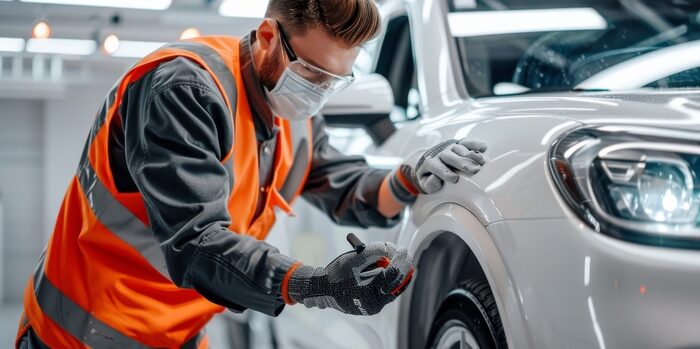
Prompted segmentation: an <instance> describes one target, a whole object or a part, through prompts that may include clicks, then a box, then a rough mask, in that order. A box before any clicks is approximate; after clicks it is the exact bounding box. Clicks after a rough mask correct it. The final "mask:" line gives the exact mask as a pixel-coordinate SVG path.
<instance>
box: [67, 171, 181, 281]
mask: <svg viewBox="0 0 700 349" xmlns="http://www.w3.org/2000/svg"><path fill="white" fill-rule="evenodd" d="M77 175H78V181H79V182H80V186H81V187H82V189H83V193H84V194H85V198H86V199H87V201H88V203H89V204H90V208H92V212H93V213H94V214H95V216H96V217H97V219H98V220H99V221H100V223H102V224H103V225H104V226H105V227H107V229H109V230H110V231H111V232H112V233H114V234H115V235H116V236H117V237H119V238H120V239H121V240H122V241H124V242H125V243H127V244H129V245H130V246H131V247H133V248H134V249H136V250H137V251H138V252H139V253H140V254H141V256H143V258H145V259H146V260H147V261H148V263H150V264H151V266H152V267H153V268H154V269H156V270H157V271H158V272H159V273H160V274H161V275H163V277H165V278H166V279H168V280H170V275H169V274H168V267H167V265H166V264H165V256H164V255H163V251H162V250H161V249H160V244H159V243H158V241H157V240H156V238H155V237H154V236H153V233H152V232H151V229H150V228H149V227H147V226H146V225H145V224H143V222H141V220H139V219H138V218H137V217H136V216H134V214H133V213H131V211H129V210H128V209H127V208H126V207H124V206H123V205H122V204H121V203H120V202H119V201H118V200H117V199H115V198H114V197H113V196H112V194H111V193H110V192H109V190H107V188H106V187H105V185H104V184H102V182H101V181H100V179H99V177H97V174H96V173H95V170H94V169H93V168H92V165H91V164H90V161H89V160H88V161H85V162H84V163H83V164H82V165H81V166H80V168H79V169H78V173H77Z"/></svg>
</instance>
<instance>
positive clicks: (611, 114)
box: [232, 0, 700, 348]
mask: <svg viewBox="0 0 700 349" xmlns="http://www.w3.org/2000/svg"><path fill="white" fill-rule="evenodd" d="M382 11H383V14H384V16H385V22H384V23H385V26H386V28H385V32H384V34H383V35H382V36H381V37H380V38H378V39H377V40H376V42H374V43H373V44H372V45H370V46H369V47H368V48H367V52H366V53H363V55H364V56H362V57H361V58H362V59H361V60H360V63H361V64H364V65H365V66H366V68H365V70H366V72H367V73H372V72H373V73H375V74H373V75H366V76H363V77H361V78H360V79H359V81H358V83H356V84H355V85H353V86H351V88H349V89H348V90H346V91H345V92H344V93H343V94H341V95H339V96H337V97H336V98H335V99H334V100H333V101H332V102H330V103H329V105H328V106H327V108H326V109H325V115H326V119H327V121H328V123H329V127H330V129H331V130H330V131H331V132H332V135H333V136H332V137H333V141H334V142H336V145H337V146H338V147H339V148H340V149H342V150H343V151H345V152H347V153H354V154H365V155H366V156H367V159H368V161H369V162H370V163H371V164H373V165H375V166H377V167H384V168H393V167H394V166H396V165H397V164H398V163H399V161H400V160H401V159H402V158H403V157H405V156H407V155H409V154H411V153H412V152H414V151H416V150H417V149H420V148H424V147H429V146H431V145H434V144H436V143H438V142H440V141H442V140H445V139H451V138H461V137H471V138H474V139H480V140H483V141H485V142H486V143H487V144H488V147H489V148H488V150H487V152H486V153H485V155H486V156H487V158H488V163H487V164H486V165H485V166H484V167H483V169H482V170H481V171H480V172H479V173H477V174H476V175H474V176H471V177H466V176H465V177H462V178H460V180H459V182H458V183H456V184H448V185H446V186H445V187H444V188H443V189H442V190H441V191H440V192H438V193H437V194H434V195H429V196H421V197H420V198H419V199H418V200H417V202H416V203H415V204H414V205H413V206H412V207H410V208H408V209H406V211H405V212H404V215H403V220H402V222H401V224H399V225H398V226H396V227H394V228H392V229H367V230H362V229H356V228H346V227H341V226H337V225H335V224H333V223H332V222H330V221H329V220H328V219H327V218H326V216H325V215H324V214H323V213H321V212H320V211H318V210H316V209H315V208H312V207H311V206H310V205H308V204H307V203H305V202H303V201H300V202H298V203H297V205H296V208H295V210H296V211H297V213H298V217H292V218H280V220H279V222H278V224H277V226H276V228H275V230H274V231H273V233H272V234H271V235H270V238H269V241H270V242H271V243H272V244H274V245H276V246H279V247H280V248H281V250H282V252H285V253H288V254H290V255H291V256H293V257H295V258H298V259H300V260H302V261H304V262H306V263H309V264H313V265H325V264H327V263H328V262H329V261H330V260H331V259H332V258H333V257H334V256H336V255H338V254H339V253H341V252H344V251H347V250H348V249H349V245H348V243H347V242H345V235H346V234H347V233H349V232H353V233H355V234H356V235H358V236H359V237H360V238H361V239H362V240H364V241H375V240H379V241H393V242H395V243H397V244H399V245H407V246H409V248H410V250H411V252H412V253H413V255H414V256H415V264H416V273H415V277H414V279H413V282H412V285H411V286H410V287H409V289H408V290H407V291H406V292H405V293H404V294H403V295H402V296H401V297H400V298H399V299H398V300H397V301H396V302H394V303H392V304H391V305H389V306H387V307H386V308H385V309H384V310H383V311H382V312H381V313H380V314H379V315H376V316H371V317H356V316H347V315H343V314H341V313H339V312H337V311H333V310H316V309H306V308H304V307H303V306H299V305H297V306H294V307H287V309H286V310H285V311H284V312H283V313H282V315H281V316H280V317H279V318H277V319H274V320H271V319H270V318H268V317H266V316H263V315H259V314H248V318H247V319H248V320H249V324H250V327H251V328H252V331H251V332H250V333H249V334H248V335H249V336H247V337H246V336H241V337H237V338H248V341H247V342H248V344H249V345H251V346H252V347H256V348H258V347H264V346H265V345H268V346H275V347H280V348H426V347H434V348H506V347H509V348H691V347H699V346H700V253H699V251H698V249H700V228H699V226H700V215H699V214H698V213H699V208H698V207H699V205H700V90H698V89H697V88H698V87H699V86H700V68H698V67H699V66H700V58H699V57H700V52H697V51H698V50H697V47H698V43H699V42H700V41H696V40H700V13H699V11H700V4H697V2H693V1H656V0H619V1H618V0H606V1H584V0H572V1H552V0H550V1H542V0H527V1H518V0H408V1H406V2H403V1H389V2H385V3H384V4H383V5H382ZM669 53H672V54H669ZM630 67H632V68H630ZM377 74H378V75H381V77H378V75H377ZM232 337H235V336H232Z"/></svg>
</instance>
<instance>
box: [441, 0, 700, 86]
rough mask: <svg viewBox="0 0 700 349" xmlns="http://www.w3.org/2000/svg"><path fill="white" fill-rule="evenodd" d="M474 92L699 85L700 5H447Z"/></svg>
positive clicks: (667, 1) (508, 0) (645, 0)
mask: <svg viewBox="0 0 700 349" xmlns="http://www.w3.org/2000/svg"><path fill="white" fill-rule="evenodd" d="M448 4H449V14H448V23H449V28H450V32H451V33H452V36H453V37H454V38H455V40H456V42H457V49H458V53H459V59H460V62H461V65H462V71H463V72H464V78H465V79H464V80H465V83H466V84H467V89H468V91H469V94H470V95H472V96H475V97H484V96H493V95H506V94H518V93H527V92H547V91H566V90H629V89H638V88H694V87H700V59H699V58H698V57H700V13H699V11H700V1H697V0H589V1H585V0H557V1H553V0H550V1H540V0H449V1H448Z"/></svg>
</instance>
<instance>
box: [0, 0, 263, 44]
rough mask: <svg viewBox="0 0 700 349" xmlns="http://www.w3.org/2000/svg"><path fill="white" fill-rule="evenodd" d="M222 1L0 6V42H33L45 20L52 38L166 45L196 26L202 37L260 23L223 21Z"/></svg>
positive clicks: (243, 30) (4, 3) (6, 3)
mask: <svg viewBox="0 0 700 349" xmlns="http://www.w3.org/2000/svg"><path fill="white" fill-rule="evenodd" d="M143 1H148V0H143ZM221 1H222V0H173V3H172V5H171V6H170V8H168V9H166V10H163V11H150V10H130V9H117V8H104V7H85V6H69V5H46V4H34V3H24V2H19V1H17V0H14V1H0V37H23V38H29V37H30V36H31V30H32V27H33V25H34V23H36V21H38V20H41V19H43V20H47V21H48V22H49V23H50V24H51V27H52V37H55V38H71V39H95V38H97V39H98V40H99V41H101V40H102V38H104V37H105V36H106V35H108V34H112V33H114V34H117V36H119V38H120V39H122V40H145V41H166V42H167V41H173V40H176V39H178V37H179V35H180V32H181V31H182V30H183V29H185V28H187V27H197V28H199V29H200V31H201V32H202V34H203V35H207V34H209V35H211V34H228V35H240V34H243V33H246V32H247V31H248V30H250V29H252V28H254V27H255V26H256V25H257V24H258V22H259V19H251V18H231V17H222V16H220V15H219V13H218V9H219V5H220V3H221ZM247 1H258V0H247ZM115 16H118V17H119V19H120V21H119V22H118V23H115V22H114V21H113V18H115Z"/></svg>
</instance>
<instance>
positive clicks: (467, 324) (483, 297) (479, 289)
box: [426, 278, 508, 349]
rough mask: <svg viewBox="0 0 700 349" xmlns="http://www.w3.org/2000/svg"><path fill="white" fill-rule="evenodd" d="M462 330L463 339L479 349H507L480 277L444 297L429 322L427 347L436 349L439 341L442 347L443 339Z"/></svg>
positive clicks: (487, 289)
mask: <svg viewBox="0 0 700 349" xmlns="http://www.w3.org/2000/svg"><path fill="white" fill-rule="evenodd" d="M464 330H466V331H467V333H468V334H465V337H464V338H468V341H473V342H476V344H477V345H478V347H479V348H481V349H484V348H487V349H506V348H508V344H507V342H506V336H505V332H504V331H503V325H502V324H501V317H500V315H499V314H498V307H497V306H496V301H495V299H494V297H493V293H492V292H491V288H490V287H489V284H488V282H487V281H486V280H484V279H482V278H478V279H470V280H467V281H466V282H464V283H461V284H459V285H458V286H457V288H455V289H454V290H452V291H451V292H450V293H449V294H448V295H447V297H446V298H445V300H444V301H443V302H442V304H441V305H440V309H439V310H438V312H437V315H436V316H435V320H434V321H433V323H432V326H431V329H430V333H429V335H428V342H427V345H426V347H427V348H436V347H437V346H438V344H440V340H443V343H442V344H443V345H444V344H445V342H444V341H445V336H450V334H454V333H455V331H457V332H458V333H461V332H459V331H464ZM469 335H471V337H467V336H469ZM448 342H449V341H448ZM457 348H459V347H457Z"/></svg>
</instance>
